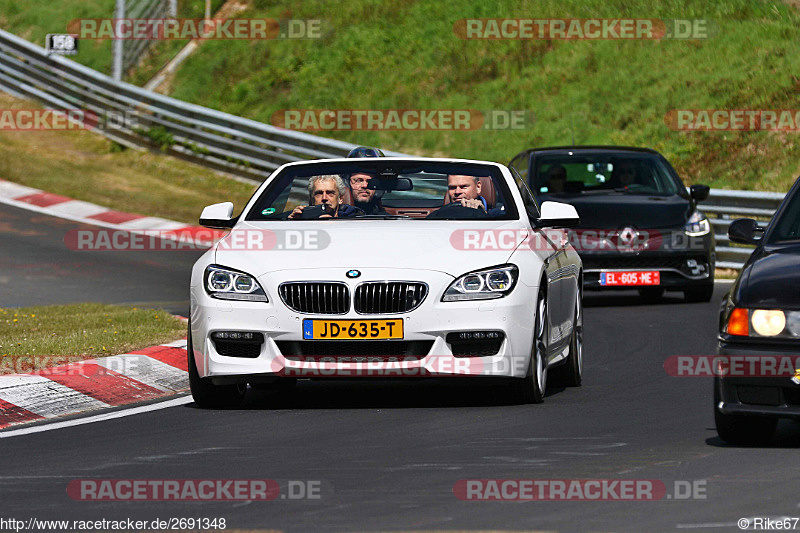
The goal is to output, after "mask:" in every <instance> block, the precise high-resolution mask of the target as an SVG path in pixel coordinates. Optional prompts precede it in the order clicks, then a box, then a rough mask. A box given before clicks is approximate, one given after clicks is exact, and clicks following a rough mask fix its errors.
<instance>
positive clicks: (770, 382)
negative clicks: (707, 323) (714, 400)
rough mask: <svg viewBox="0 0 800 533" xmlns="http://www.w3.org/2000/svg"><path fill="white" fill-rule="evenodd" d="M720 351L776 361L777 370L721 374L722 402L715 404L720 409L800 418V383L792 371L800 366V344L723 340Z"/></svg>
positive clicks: (728, 411) (729, 412)
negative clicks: (760, 343) (750, 373)
mask: <svg viewBox="0 0 800 533" xmlns="http://www.w3.org/2000/svg"><path fill="white" fill-rule="evenodd" d="M717 353H718V354H719V355H729V356H750V357H760V358H762V359H763V358H770V359H773V358H774V359H775V361H776V364H775V365H774V369H775V371H772V370H770V371H767V372H760V373H761V374H762V375H748V376H719V377H717V378H716V379H715V381H714V386H715V387H717V391H716V392H717V394H718V398H719V402H718V404H717V405H716V406H715V407H716V408H717V410H719V412H721V413H722V414H726V415H731V414H742V415H759V416H772V417H779V418H795V419H800V384H796V383H794V382H792V377H793V376H792V375H791V372H792V370H795V369H800V347H791V346H785V345H759V344H749V343H748V344H738V343H737V344H734V343H728V342H722V341H721V342H720V343H719V346H718V349H717ZM769 368H770V369H772V368H773V365H770V367H769ZM787 370H788V372H787ZM795 371H797V370H795Z"/></svg>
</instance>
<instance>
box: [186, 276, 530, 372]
mask: <svg viewBox="0 0 800 533" xmlns="http://www.w3.org/2000/svg"><path fill="white" fill-rule="evenodd" d="M375 274H376V276H377V277H376V279H392V277H391V276H392V274H391V273H390V272H386V273H375ZM426 274H427V277H426V278H425V279H422V280H421V281H424V282H426V283H427V284H428V285H429V286H430V289H431V290H430V293H429V294H428V296H427V297H426V299H425V301H423V302H422V304H421V305H420V306H419V307H418V308H417V309H414V310H413V311H410V312H408V313H404V314H402V315H389V314H380V315H363V314H357V313H355V312H354V311H353V310H352V309H351V310H350V312H348V313H347V314H343V315H324V314H320V315H311V314H305V313H297V312H295V311H292V310H291V309H289V308H288V307H287V306H286V305H284V303H283V302H282V301H281V299H280V298H279V297H278V292H277V287H278V285H279V283H280V282H282V281H286V280H271V279H267V280H265V279H259V282H260V283H261V285H262V287H263V288H264V290H265V292H266V293H267V296H268V298H269V302H267V303H257V302H239V301H223V300H218V299H214V298H211V297H210V296H208V294H206V292H205V291H204V290H203V288H202V287H200V286H197V287H192V291H191V299H192V302H191V303H192V311H191V328H192V341H193V348H194V357H195V362H196V363H197V368H198V372H199V374H200V376H201V377H211V378H213V381H214V382H215V383H216V384H223V383H236V382H251V383H252V382H259V381H269V380H274V379H275V378H276V377H281V376H287V377H297V378H359V377H370V378H376V377H386V378H397V377H442V376H503V377H523V376H525V373H526V371H527V367H528V361H529V359H530V353H531V343H532V339H533V324H534V315H535V298H536V294H537V290H536V288H535V287H528V286H526V285H524V283H522V282H521V281H520V282H518V285H517V286H516V287H515V288H514V290H513V291H512V292H511V294H509V295H508V296H506V297H504V298H500V299H496V300H483V301H467V302H442V301H440V300H441V294H442V292H443V288H444V287H447V286H448V285H449V284H450V282H451V281H452V279H453V278H452V277H450V276H447V275H445V274H443V273H430V272H429V273H426ZM394 275H395V276H396V272H395V273H394ZM382 276H383V277H382ZM317 279H320V278H317ZM359 281H362V280H359ZM353 285H355V282H353ZM309 318H311V319H325V320H334V319H335V320H366V321H370V320H385V319H398V318H400V319H402V320H403V329H404V335H403V339H402V340H391V341H309V340H305V339H304V338H303V320H304V319H309ZM222 331H226V332H230V331H235V332H250V333H260V334H262V335H263V338H264V342H263V344H261V345H260V347H259V348H258V349H257V352H256V353H251V354H249V355H248V356H246V357H236V356H230V355H223V354H221V353H220V350H218V348H217V345H216V344H215V341H214V340H212V337H211V335H212V334H213V333H214V332H222ZM465 331H497V332H501V333H502V335H503V339H502V342H500V343H499V347H498V348H497V351H496V353H494V354H492V355H482V356H464V355H460V356H459V355H455V354H454V351H453V346H452V345H451V344H449V343H448V342H447V335H448V333H453V332H465ZM369 342H380V343H383V344H381V345H380V346H381V349H382V350H384V349H385V348H386V346H387V344H386V343H395V344H393V345H392V346H399V344H397V343H405V344H404V347H403V348H400V350H399V351H400V353H399V354H398V353H394V354H393V355H389V356H387V355H386V354H385V353H375V354H371V353H370V349H366V350H365V349H364V346H365V343H369ZM308 343H315V344H316V345H317V346H316V347H315V348H319V345H320V343H337V345H336V346H337V348H335V349H333V350H330V349H327V348H328V347H329V346H332V344H327V345H326V346H323V347H322V349H321V350H320V349H315V350H313V352H314V354H313V355H312V354H310V353H304V351H303V350H304V348H303V347H304V346H305V347H308V346H309V345H308ZM342 346H344V348H343V347H342ZM373 346H377V345H373ZM349 347H352V348H353V349H352V350H349ZM337 350H338V353H332V352H337ZM384 351H385V350H384ZM390 351H391V350H390ZM320 352H322V353H325V354H327V355H326V356H323V357H320V355H319V354H320ZM350 352H352V353H350Z"/></svg>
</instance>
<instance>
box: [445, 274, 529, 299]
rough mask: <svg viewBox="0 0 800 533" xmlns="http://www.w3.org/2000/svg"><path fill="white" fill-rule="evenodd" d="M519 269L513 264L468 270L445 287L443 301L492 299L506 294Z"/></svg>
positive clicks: (512, 288) (512, 287)
mask: <svg viewBox="0 0 800 533" xmlns="http://www.w3.org/2000/svg"><path fill="white" fill-rule="evenodd" d="M518 274H519V269H518V268H517V267H516V266H515V265H502V266H497V267H492V268H487V269H484V270H476V271H474V272H469V273H467V274H464V275H463V276H461V277H459V278H458V279H456V280H455V281H454V282H453V283H451V284H450V286H449V287H447V290H446V291H444V296H442V301H443V302H458V301H461V300H492V299H495V298H502V297H503V296H506V295H508V294H509V293H510V292H511V291H512V290H514V286H515V285H516V283H517V278H518V277H519V276H518Z"/></svg>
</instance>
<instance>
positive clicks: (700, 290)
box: [683, 282, 714, 303]
mask: <svg viewBox="0 0 800 533" xmlns="http://www.w3.org/2000/svg"><path fill="white" fill-rule="evenodd" d="M712 296H714V283H713V282H712V283H709V284H708V285H701V286H699V287H693V288H691V289H684V291H683V297H684V298H685V299H686V301H687V302H692V303H697V302H708V301H710V300H711V297H712Z"/></svg>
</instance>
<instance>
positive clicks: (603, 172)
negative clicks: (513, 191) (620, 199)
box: [531, 153, 683, 196]
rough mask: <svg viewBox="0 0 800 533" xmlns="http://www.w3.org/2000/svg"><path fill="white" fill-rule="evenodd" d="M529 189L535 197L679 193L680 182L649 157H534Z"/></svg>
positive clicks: (600, 155) (633, 155)
mask: <svg viewBox="0 0 800 533" xmlns="http://www.w3.org/2000/svg"><path fill="white" fill-rule="evenodd" d="M532 170H533V171H532V172H531V189H532V190H533V191H534V193H535V194H536V195H537V196H542V195H547V196H563V195H576V194H648V195H670V194H682V191H683V188H682V184H681V183H680V181H679V180H678V179H677V178H676V177H674V176H673V175H672V174H671V173H670V170H669V169H668V168H667V165H666V164H665V163H664V162H663V161H661V159H660V158H658V157H655V156H653V155H651V154H626V153H616V154H574V155H568V154H564V155H541V156H538V155H537V156H536V158H535V164H534V168H533V169H532Z"/></svg>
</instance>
